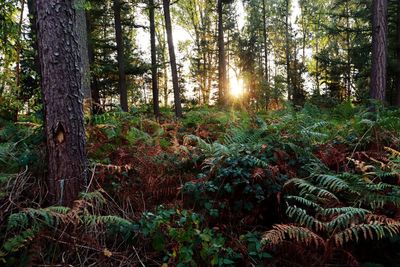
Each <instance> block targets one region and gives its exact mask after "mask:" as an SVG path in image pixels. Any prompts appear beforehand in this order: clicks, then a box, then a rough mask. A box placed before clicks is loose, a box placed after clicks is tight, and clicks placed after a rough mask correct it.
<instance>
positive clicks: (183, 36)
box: [136, 0, 301, 96]
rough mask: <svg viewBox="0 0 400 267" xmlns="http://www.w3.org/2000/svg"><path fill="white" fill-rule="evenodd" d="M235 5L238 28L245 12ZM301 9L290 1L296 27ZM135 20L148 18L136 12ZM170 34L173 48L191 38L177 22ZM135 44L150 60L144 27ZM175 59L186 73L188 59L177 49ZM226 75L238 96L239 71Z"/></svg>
mask: <svg viewBox="0 0 400 267" xmlns="http://www.w3.org/2000/svg"><path fill="white" fill-rule="evenodd" d="M235 7H236V10H237V14H238V21H237V23H238V27H239V30H241V29H243V26H244V24H245V17H246V13H245V9H244V6H243V2H242V1H241V0H237V1H235ZM300 14H301V11H300V7H299V0H293V2H292V14H291V21H292V25H294V26H293V27H294V28H295V29H296V26H297V25H296V23H295V21H296V18H297V17H298V16H300ZM136 18H137V20H138V21H139V22H141V23H143V24H148V18H147V17H146V16H145V14H144V12H137V16H136ZM172 34H173V39H174V45H175V50H177V47H178V44H179V43H180V42H185V41H187V40H190V39H191V36H190V34H189V33H188V32H187V31H186V30H185V29H183V28H182V27H180V26H179V25H177V24H174V23H173V25H172ZM137 37H138V38H137V45H138V47H139V49H140V51H141V52H142V53H141V55H142V57H143V59H144V60H145V61H146V62H150V36H149V32H148V31H147V30H145V29H142V28H140V29H138V35H137ZM176 54H177V61H178V63H180V64H183V66H184V72H185V73H186V74H187V73H188V72H189V66H190V65H189V64H190V63H189V60H188V59H187V58H183V55H180V54H179V53H178V52H177V51H176ZM228 75H229V81H230V83H231V92H232V93H233V94H234V95H236V96H238V95H240V90H241V88H240V89H238V87H243V81H242V80H241V79H240V77H239V76H240V73H237V71H235V70H233V69H229V70H228ZM187 87H189V88H187V90H188V92H187V93H188V95H193V87H194V84H187Z"/></svg>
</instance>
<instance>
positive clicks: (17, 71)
mask: <svg viewBox="0 0 400 267" xmlns="http://www.w3.org/2000/svg"><path fill="white" fill-rule="evenodd" d="M24 10H25V0H21V13H20V17H19V24H18V38H17V40H16V56H17V60H16V66H15V80H16V85H17V87H19V86H20V83H21V50H22V45H21V39H22V36H21V34H22V24H23V19H24Z"/></svg>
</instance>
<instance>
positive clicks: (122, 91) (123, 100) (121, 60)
mask: <svg viewBox="0 0 400 267" xmlns="http://www.w3.org/2000/svg"><path fill="white" fill-rule="evenodd" d="M113 9H114V23H115V39H116V43H117V61H118V88H119V97H120V104H121V109H122V110H123V111H125V112H128V91H127V88H126V73H125V56H124V43H123V39H122V24H121V0H113Z"/></svg>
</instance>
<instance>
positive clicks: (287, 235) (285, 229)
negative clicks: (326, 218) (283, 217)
mask: <svg viewBox="0 0 400 267" xmlns="http://www.w3.org/2000/svg"><path fill="white" fill-rule="evenodd" d="M287 239H288V240H293V241H296V242H297V243H304V244H306V245H314V246H316V247H319V246H324V244H325V241H324V240H323V239H322V238H321V237H320V236H318V235H317V234H315V233H314V232H312V231H311V230H309V229H308V228H305V227H299V226H295V225H285V224H276V225H274V226H273V229H272V230H270V231H268V232H267V233H265V234H264V236H263V238H262V240H263V241H264V242H266V243H267V244H269V245H279V244H280V243H282V242H283V241H285V240H287Z"/></svg>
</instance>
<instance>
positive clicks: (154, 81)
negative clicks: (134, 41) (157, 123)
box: [149, 0, 160, 119]
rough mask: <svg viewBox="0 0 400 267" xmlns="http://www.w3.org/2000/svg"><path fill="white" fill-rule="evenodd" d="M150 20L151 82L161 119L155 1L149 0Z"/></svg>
mask: <svg viewBox="0 0 400 267" xmlns="http://www.w3.org/2000/svg"><path fill="white" fill-rule="evenodd" d="M149 20H150V46H151V82H152V89H153V110H154V115H155V116H156V118H157V119H158V118H159V117H160V104H159V99H158V96H159V89H158V71H157V51H156V49H157V48H156V26H155V18H154V0H149Z"/></svg>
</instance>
